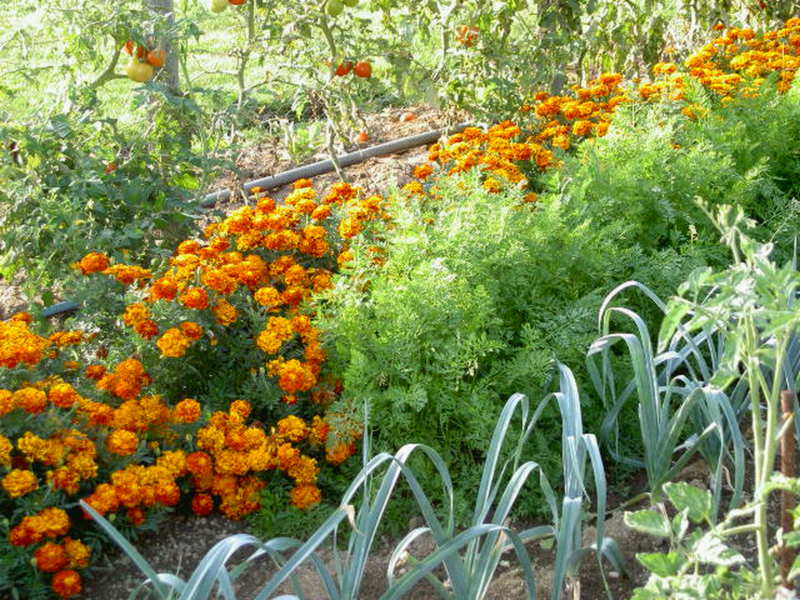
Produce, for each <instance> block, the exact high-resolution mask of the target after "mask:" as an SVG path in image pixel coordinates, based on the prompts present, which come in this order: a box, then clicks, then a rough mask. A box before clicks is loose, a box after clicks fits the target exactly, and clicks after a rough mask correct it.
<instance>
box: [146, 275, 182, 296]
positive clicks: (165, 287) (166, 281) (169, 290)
mask: <svg viewBox="0 0 800 600" xmlns="http://www.w3.org/2000/svg"><path fill="white" fill-rule="evenodd" d="M177 295H178V284H177V282H176V281H175V280H174V279H172V278H170V277H169V276H166V275H165V276H164V277H161V278H160V279H157V280H156V281H155V282H154V283H153V285H152V287H151V288H150V298H151V299H153V300H167V301H171V300H174V299H175V297H176V296H177Z"/></svg>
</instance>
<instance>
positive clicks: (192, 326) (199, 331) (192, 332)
mask: <svg viewBox="0 0 800 600" xmlns="http://www.w3.org/2000/svg"><path fill="white" fill-rule="evenodd" d="M181 331H182V332H183V335H185V336H186V337H187V338H189V339H190V340H199V339H200V337H201V336H202V335H203V328H202V327H200V325H198V324H197V323H194V322H192V321H184V322H183V323H181Z"/></svg>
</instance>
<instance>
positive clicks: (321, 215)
mask: <svg viewBox="0 0 800 600" xmlns="http://www.w3.org/2000/svg"><path fill="white" fill-rule="evenodd" d="M330 215H331V207H330V205H329V204H321V205H320V206H317V208H315V209H314V212H312V213H311V219H312V220H313V221H317V222H320V221H324V220H325V219H327V218H328V217H329V216H330Z"/></svg>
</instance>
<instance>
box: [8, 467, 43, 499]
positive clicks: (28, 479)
mask: <svg viewBox="0 0 800 600" xmlns="http://www.w3.org/2000/svg"><path fill="white" fill-rule="evenodd" d="M2 485H3V489H4V490H5V491H6V493H7V494H8V495H9V496H11V497H12V498H21V497H22V496H25V495H26V494H29V493H30V492H33V491H35V490H38V489H39V481H38V480H37V478H36V475H35V474H34V472H33V471H28V470H22V469H14V470H13V471H11V472H10V473H9V474H8V475H6V476H5V477H3V484H2Z"/></svg>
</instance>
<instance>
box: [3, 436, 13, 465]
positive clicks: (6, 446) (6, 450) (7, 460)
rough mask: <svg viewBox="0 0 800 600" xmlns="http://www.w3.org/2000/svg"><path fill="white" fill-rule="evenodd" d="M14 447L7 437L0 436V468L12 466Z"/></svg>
mask: <svg viewBox="0 0 800 600" xmlns="http://www.w3.org/2000/svg"><path fill="white" fill-rule="evenodd" d="M13 449H14V446H13V445H12V444H11V440H9V439H8V438H7V437H6V436H4V435H2V434H0V466H6V465H9V464H11V451H12V450H13Z"/></svg>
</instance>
